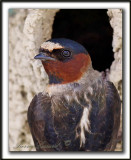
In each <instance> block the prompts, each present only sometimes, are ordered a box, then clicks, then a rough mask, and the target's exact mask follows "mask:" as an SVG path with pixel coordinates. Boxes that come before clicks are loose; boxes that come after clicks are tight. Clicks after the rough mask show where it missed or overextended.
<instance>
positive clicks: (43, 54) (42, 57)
mask: <svg viewBox="0 0 131 160" xmlns="http://www.w3.org/2000/svg"><path fill="white" fill-rule="evenodd" d="M34 59H40V60H43V61H49V60H50V61H55V60H56V59H55V58H53V57H50V56H48V54H47V53H46V52H40V53H39V54H37V55H36V56H35V57H34Z"/></svg>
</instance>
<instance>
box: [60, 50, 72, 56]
mask: <svg viewBox="0 0 131 160" xmlns="http://www.w3.org/2000/svg"><path fill="white" fill-rule="evenodd" d="M62 56H63V57H70V56H71V52H70V51H68V50H63V51H62Z"/></svg>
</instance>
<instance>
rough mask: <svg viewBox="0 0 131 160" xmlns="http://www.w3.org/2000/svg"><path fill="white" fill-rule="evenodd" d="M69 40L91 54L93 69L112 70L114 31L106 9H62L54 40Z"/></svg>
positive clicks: (57, 16)
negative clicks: (77, 43)
mask: <svg viewBox="0 0 131 160" xmlns="http://www.w3.org/2000/svg"><path fill="white" fill-rule="evenodd" d="M58 37H59V38H60V37H62V38H69V39H72V40H75V41H77V42H79V43H81V44H82V45H83V46H84V47H85V48H86V49H87V51H88V52H89V54H90V56H91V59H92V65H93V68H94V69H96V70H98V71H105V70H106V69H110V66H111V64H112V62H113V61H114V53H113V51H112V38H113V29H112V28H111V26H110V23H109V17H108V15H107V10H106V9H61V10H60V11H59V12H57V14H56V16H55V20H54V24H53V33H52V38H58Z"/></svg>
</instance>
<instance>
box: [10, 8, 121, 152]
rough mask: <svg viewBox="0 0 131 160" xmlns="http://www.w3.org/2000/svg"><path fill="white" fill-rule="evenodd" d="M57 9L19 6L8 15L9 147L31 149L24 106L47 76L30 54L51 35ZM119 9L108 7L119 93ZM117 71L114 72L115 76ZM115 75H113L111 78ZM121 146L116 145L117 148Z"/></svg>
mask: <svg viewBox="0 0 131 160" xmlns="http://www.w3.org/2000/svg"><path fill="white" fill-rule="evenodd" d="M57 11H58V10H57V9H30V10H25V9H20V10H18V11H17V10H16V14H15V15H14V16H12V17H10V18H9V150H10V151H29V150H30V151H33V150H35V148H34V147H32V146H33V140H32V137H31V134H30V131H29V127H28V123H27V109H28V106H29V103H30V102H31V100H32V97H33V96H34V95H35V94H36V93H38V92H40V91H43V90H44V87H45V85H46V84H47V82H48V79H47V75H46V73H45V71H44V69H43V67H41V63H39V61H34V60H33V57H34V55H36V54H37V53H38V49H39V46H40V44H41V43H42V42H43V41H46V40H47V39H50V38H51V33H52V24H53V21H54V16H55V14H56V12H57ZM121 14H122V12H121V10H119V9H118V10H117V9H115V10H114V9H109V10H108V15H109V17H110V23H111V26H112V28H113V29H114V34H113V51H114V53H115V61H114V62H113V64H112V66H111V72H110V79H111V81H112V82H114V83H115V85H116V87H117V88H118V90H119V91H120V92H121V81H122V73H121V69H122V68H121V64H122V54H121V53H122V33H121V32H122V31H121V27H122V26H121V21H122V19H121V18H122V17H121V16H122V15H121ZM116 72H117V75H118V76H116ZM114 75H115V76H114ZM114 77H116V78H115V79H114ZM120 148H121V145H120V146H119V147H118V150H120Z"/></svg>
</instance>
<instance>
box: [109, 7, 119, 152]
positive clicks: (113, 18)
mask: <svg viewBox="0 0 131 160" xmlns="http://www.w3.org/2000/svg"><path fill="white" fill-rule="evenodd" d="M107 14H108V16H109V18H110V24H111V26H112V28H113V42H112V46H113V52H114V58H115V60H114V61H113V63H112V65H111V69H110V75H109V78H110V81H112V82H113V83H114V84H115V86H116V88H117V90H118V92H119V95H120V98H121V101H122V10H121V9H109V10H108V12H107ZM121 150H122V111H121V124H120V130H119V143H118V144H117V148H116V151H121Z"/></svg>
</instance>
